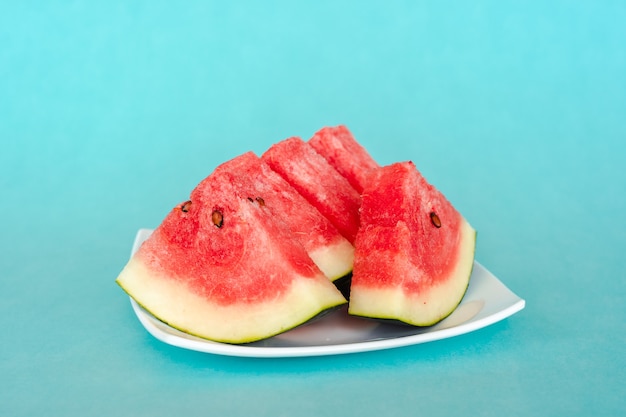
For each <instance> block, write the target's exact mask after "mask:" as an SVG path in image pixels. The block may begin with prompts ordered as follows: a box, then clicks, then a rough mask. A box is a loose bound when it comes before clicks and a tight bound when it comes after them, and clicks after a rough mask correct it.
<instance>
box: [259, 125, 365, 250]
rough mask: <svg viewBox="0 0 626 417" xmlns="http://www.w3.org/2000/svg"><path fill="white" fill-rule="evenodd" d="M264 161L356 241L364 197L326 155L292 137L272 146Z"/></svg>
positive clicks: (352, 240)
mask: <svg viewBox="0 0 626 417" xmlns="http://www.w3.org/2000/svg"><path fill="white" fill-rule="evenodd" d="M261 158H262V159H263V160H264V161H265V162H267V164H268V165H269V166H270V168H271V169H272V170H274V171H276V172H277V173H278V174H280V175H281V176H282V177H283V178H284V179H285V180H286V181H287V182H288V183H289V184H291V186H292V187H293V188H295V189H296V190H297V191H298V192H299V193H300V194H301V195H302V196H303V197H304V198H305V199H306V200H307V201H308V202H309V203H310V204H312V205H313V206H314V207H315V208H317V209H318V210H319V212H320V213H322V215H324V216H325V217H326V218H327V219H328V220H329V221H330V222H331V223H332V224H333V225H334V226H335V227H336V228H337V230H339V232H340V233H341V234H342V235H343V236H344V237H345V238H346V239H348V241H349V242H350V243H353V242H354V239H355V237H356V233H357V231H358V229H359V206H360V203H361V197H360V196H359V193H358V192H357V191H356V190H355V189H354V188H353V187H352V186H351V185H350V183H349V182H348V180H347V179H346V178H344V177H343V176H342V175H341V174H339V173H338V172H337V171H336V170H335V169H334V168H333V167H332V166H331V165H330V164H329V163H328V161H326V159H324V157H323V156H321V155H320V154H318V153H317V152H316V151H315V150H314V149H313V148H312V147H311V146H310V145H309V144H308V143H307V142H304V141H303V140H302V139H300V138H297V137H292V138H289V139H285V140H283V141H280V142H278V143H276V144H274V145H273V146H271V147H270V148H269V149H268V150H267V151H266V152H265V153H264V154H263V155H262V156H261Z"/></svg>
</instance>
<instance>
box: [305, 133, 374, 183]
mask: <svg viewBox="0 0 626 417" xmlns="http://www.w3.org/2000/svg"><path fill="white" fill-rule="evenodd" d="M308 143H309V144H310V145H311V146H312V147H313V149H315V151H316V152H317V153H319V154H320V155H322V156H323V157H324V158H325V159H326V160H327V161H328V163H329V164H330V165H332V166H333V168H335V169H336V170H337V171H338V172H339V173H340V174H341V175H343V176H344V177H345V178H346V179H347V180H348V182H349V183H350V185H352V186H353V187H354V189H355V190H357V191H358V192H359V193H362V192H363V189H364V188H365V185H366V184H367V183H366V179H367V175H368V173H369V171H371V170H373V169H376V168H379V165H378V163H377V162H376V161H375V160H374V158H372V156H371V155H370V154H369V153H368V152H367V150H366V149H365V148H364V147H363V146H361V144H360V143H358V142H357V141H356V139H354V136H353V135H352V133H351V132H350V131H349V130H348V128H347V127H346V126H343V125H340V126H335V127H324V128H322V129H320V130H319V131H317V132H316V133H315V135H313V137H312V138H311V139H309V141H308Z"/></svg>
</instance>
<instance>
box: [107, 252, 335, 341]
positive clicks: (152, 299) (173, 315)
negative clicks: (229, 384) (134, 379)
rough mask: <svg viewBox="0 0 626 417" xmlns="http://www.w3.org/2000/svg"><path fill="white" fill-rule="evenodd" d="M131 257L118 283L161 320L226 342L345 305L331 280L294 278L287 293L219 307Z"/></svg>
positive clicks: (270, 332)
mask: <svg viewBox="0 0 626 417" xmlns="http://www.w3.org/2000/svg"><path fill="white" fill-rule="evenodd" d="M184 281H185V279H184V278H183V279H181V280H175V279H171V278H170V277H166V276H163V275H159V274H156V273H155V272H154V271H152V270H150V269H148V268H146V266H145V265H144V264H143V263H142V262H141V260H140V259H137V258H132V259H131V260H130V261H129V262H128V264H127V265H126V267H125V268H124V269H123V271H122V272H121V273H120V275H119V277H118V278H117V283H118V284H119V285H120V286H121V287H122V288H123V289H124V291H126V292H127V293H128V294H129V295H130V296H131V297H132V298H133V299H134V300H135V301H136V302H137V303H138V304H139V305H141V306H142V307H143V308H145V309H146V310H147V311H149V312H150V313H151V314H152V315H154V316H155V317H156V318H158V319H159V320H161V321H163V322H165V323H167V324H168V325H169V326H171V327H174V328H176V329H178V330H181V331H183V332H185V333H188V334H191V335H195V336H198V337H202V338H205V339H209V340H213V341H218V342H225V343H247V342H252V341H256V340H260V339H265V338H267V337H270V336H273V335H276V334H279V333H282V332H284V331H286V330H289V329H291V328H293V327H296V326H298V325H300V324H302V323H304V322H306V321H308V320H309V319H311V318H313V317H315V316H316V315H318V314H319V313H321V312H323V311H325V310H327V309H330V308H332V307H335V306H338V305H342V304H345V303H346V300H345V299H344V298H343V296H342V295H341V293H339V291H337V289H336V288H335V287H334V285H333V284H332V283H331V282H330V281H329V280H327V279H317V278H315V279H312V278H304V277H295V278H294V279H293V281H292V285H291V287H290V288H289V289H288V290H287V292H286V293H283V294H281V295H280V296H277V298H276V299H271V300H266V301H263V302H240V303H236V304H233V305H220V304H218V303H214V302H211V301H210V300H207V298H203V297H200V296H198V295H196V294H194V293H193V292H191V291H190V290H189V289H188V288H187V287H186V286H185V285H184Z"/></svg>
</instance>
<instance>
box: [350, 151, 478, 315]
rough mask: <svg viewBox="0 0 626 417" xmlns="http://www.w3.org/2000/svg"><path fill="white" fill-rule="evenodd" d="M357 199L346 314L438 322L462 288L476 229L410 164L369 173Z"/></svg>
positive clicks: (457, 300) (467, 275) (468, 272)
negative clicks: (357, 222)
mask: <svg viewBox="0 0 626 417" xmlns="http://www.w3.org/2000/svg"><path fill="white" fill-rule="evenodd" d="M362 199H363V200H362V205H361V228H360V229H359V233H358V235H357V238H356V241H355V261H354V269H353V275H352V284H351V289H350V306H349V312H350V314H353V315H358V316H365V317H372V318H381V319H392V320H398V321H401V322H405V323H408V324H412V325H416V326H430V325H433V324H435V323H437V322H439V321H441V320H442V319H443V318H445V317H446V316H448V315H449V314H450V313H451V312H452V311H454V309H455V308H456V306H457V305H458V304H459V303H460V302H461V300H462V298H463V295H464V294H465V291H466V289H467V286H468V284H469V279H470V276H471V272H472V267H473V264H474V250H475V244H476V232H475V230H474V229H473V228H472V227H471V226H470V225H469V223H468V222H467V221H466V220H465V219H464V218H463V216H462V215H461V214H460V213H459V212H458V211H457V210H456V209H455V208H454V207H453V206H452V204H450V202H449V201H448V200H447V199H446V198H445V197H444V196H443V194H441V192H439V191H438V190H437V189H436V188H435V187H433V186H432V185H431V184H429V183H428V182H426V180H425V179H424V177H423V176H422V175H421V174H420V173H419V171H418V170H417V169H416V168H415V165H413V163H412V162H399V163H395V164H391V165H389V166H385V167H382V168H379V169H377V170H375V171H373V172H372V173H371V174H370V177H369V179H368V185H367V186H366V187H365V189H364V190H363V193H362Z"/></svg>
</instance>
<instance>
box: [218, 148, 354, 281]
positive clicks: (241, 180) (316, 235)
mask: <svg viewBox="0 0 626 417" xmlns="http://www.w3.org/2000/svg"><path fill="white" fill-rule="evenodd" d="M212 175H213V177H217V179H219V178H221V181H223V182H229V183H231V184H232V185H233V187H234V189H235V190H236V193H237V195H238V196H240V197H242V198H262V199H263V203H264V204H265V206H266V207H268V208H269V209H270V210H271V211H272V214H273V216H274V217H277V218H280V220H282V221H284V222H285V223H286V224H287V226H288V228H289V229H290V230H291V232H292V233H293V235H294V237H295V238H296V239H297V240H299V241H300V243H302V246H303V247H304V249H305V250H306V251H307V253H308V254H309V256H310V257H311V259H312V260H313V262H315V264H316V265H317V266H318V267H319V268H320V269H321V270H322V272H323V273H324V275H326V276H327V277H328V278H329V279H330V280H331V281H334V280H336V279H338V278H340V277H342V276H344V275H346V274H348V273H350V272H351V271H352V264H353V260H354V246H352V244H351V243H350V242H348V240H347V239H346V238H345V237H343V236H342V235H341V233H339V231H338V230H337V228H336V227H335V226H333V225H332V223H331V222H330V221H329V220H328V219H327V218H326V217H324V216H323V215H322V214H321V213H320V212H319V211H318V210H317V209H316V208H315V207H313V206H312V205H311V204H309V202H308V201H307V200H306V199H305V198H304V197H302V195H301V194H300V193H298V192H297V191H296V190H295V189H294V188H293V187H292V186H291V185H289V183H288V182H287V181H285V180H284V179H283V178H282V177H281V176H280V175H279V174H277V173H276V172H274V171H273V170H272V169H271V168H270V167H269V165H267V164H266V163H265V162H263V161H262V160H261V158H259V157H258V156H257V155H255V154H254V153H252V152H246V153H244V154H241V155H239V156H237V157H235V158H233V159H231V160H229V161H227V162H225V163H223V164H222V165H220V166H218V167H217V168H216V170H215V171H214V172H213V174H212Z"/></svg>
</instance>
